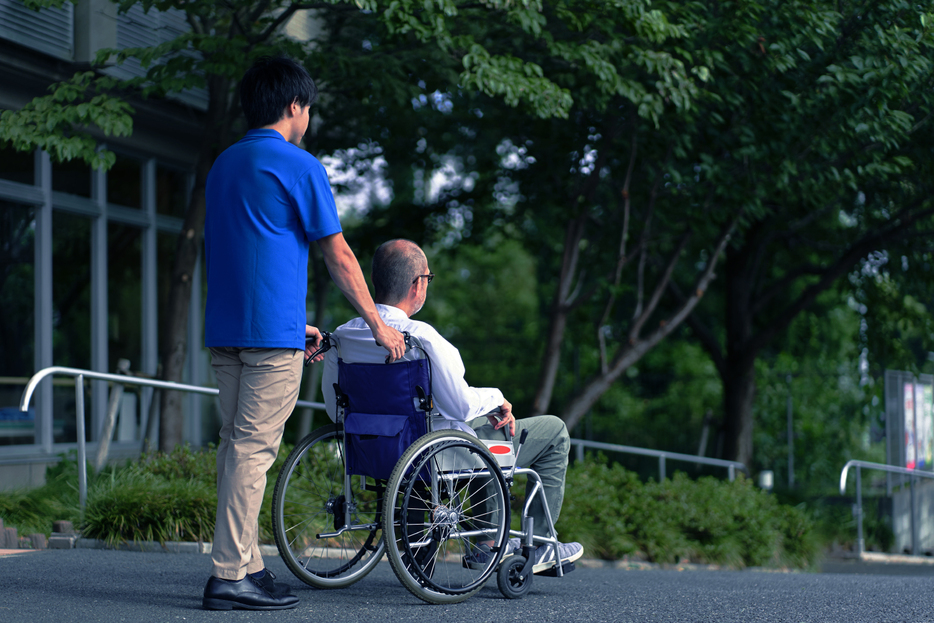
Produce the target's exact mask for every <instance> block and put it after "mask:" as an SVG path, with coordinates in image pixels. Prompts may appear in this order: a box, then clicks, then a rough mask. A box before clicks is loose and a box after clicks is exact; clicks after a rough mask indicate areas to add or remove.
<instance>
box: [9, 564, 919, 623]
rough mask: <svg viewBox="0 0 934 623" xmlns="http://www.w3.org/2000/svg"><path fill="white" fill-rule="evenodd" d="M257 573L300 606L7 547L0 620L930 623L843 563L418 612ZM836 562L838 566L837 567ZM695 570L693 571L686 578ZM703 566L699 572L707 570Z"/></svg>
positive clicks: (553, 582) (641, 574)
mask: <svg viewBox="0 0 934 623" xmlns="http://www.w3.org/2000/svg"><path fill="white" fill-rule="evenodd" d="M266 562H267V565H268V566H269V568H270V569H272V571H273V572H274V573H276V575H277V576H278V577H279V580H281V581H285V582H286V583H288V584H290V585H291V586H292V587H293V588H294V589H295V593H296V595H298V597H299V598H300V599H301V603H300V604H299V605H298V607H297V608H295V609H293V610H284V611H277V612H243V611H238V612H227V613H223V612H209V611H205V610H202V609H201V594H202V590H203V588H204V584H205V582H206V581H207V578H208V575H209V574H210V569H211V559H210V556H206V555H203V554H166V553H161V554H160V553H148V552H139V551H136V552H129V551H118V550H104V549H62V550H41V551H35V550H16V551H15V552H14V553H10V554H5V555H3V556H0V578H2V581H0V622H2V623H89V622H99V623H118V622H124V621H125V622H130V623H147V622H150V621H152V622H155V623H161V622H167V621H185V622H186V623H190V622H194V623H218V622H219V621H225V622H227V621H230V622H233V621H236V622H237V623H241V622H244V621H250V622H254V621H259V622H262V621H270V622H272V621H275V622H276V623H331V622H333V623H372V622H373V621H383V622H391V623H407V622H409V621H418V622H422V621H443V622H444V623H487V622H488V621H502V622H506V621H536V622H551V621H555V622H561V623H563V622H565V621H574V622H575V623H604V622H605V623H647V622H650V623H683V622H685V621H689V622H700V623H707V622H710V623H754V622H759V621H762V622H768V623H773V622H788V623H800V622H802V621H814V622H820V623H863V622H865V623H889V622H891V623H896V622H902V621H904V622H908V621H910V622H912V623H914V622H918V621H928V622H931V621H934V597H931V595H932V593H934V591H932V589H934V580H932V578H931V576H930V575H919V573H922V572H924V571H926V570H930V569H931V566H930V565H911V566H912V567H913V569H914V571H913V572H912V574H910V575H898V576H889V575H886V574H882V575H877V574H875V573H872V574H870V573H867V571H868V572H873V569H877V568H879V567H880V565H865V566H862V567H861V566H860V565H861V564H863V563H857V562H856V561H853V564H852V565H851V566H850V567H849V568H848V569H847V571H848V572H846V573H772V572H760V571H755V570H747V571H713V570H708V571H701V570H699V569H701V567H699V566H687V565H685V566H679V567H676V568H669V569H661V568H657V567H656V568H640V569H638V570H635V569H633V570H630V569H627V568H620V567H616V566H611V565H600V566H590V563H588V564H586V565H580V566H579V567H578V569H577V570H576V571H574V572H573V573H571V574H568V575H567V576H566V577H564V578H542V577H539V576H536V577H535V580H534V582H533V585H532V587H531V591H530V593H529V595H527V596H526V597H525V598H524V599H519V600H509V599H505V598H503V596H502V595H501V594H500V592H499V590H498V589H497V588H496V583H495V580H494V581H492V582H490V583H488V584H487V586H486V587H485V588H483V589H482V590H481V591H480V592H479V593H478V594H477V595H475V596H474V597H472V598H471V599H469V600H467V601H466V602H464V603H463V604H456V605H452V606H432V605H429V604H425V603H423V602H422V601H420V600H419V599H417V598H415V597H414V596H412V595H410V594H409V593H408V591H406V590H405V588H403V586H402V585H401V584H400V583H399V581H398V580H397V579H396V577H395V575H394V574H393V573H392V570H391V569H390V568H389V565H388V564H387V563H385V562H382V563H380V564H378V565H377V566H376V568H375V569H374V571H373V572H372V573H371V574H370V575H368V576H367V577H365V578H363V579H362V580H361V581H359V582H357V583H356V584H354V585H353V586H350V587H348V588H345V589H342V590H316V589H313V588H311V587H308V586H305V585H304V584H302V583H300V582H299V581H298V580H296V579H295V578H294V577H293V576H292V575H291V573H290V572H289V571H288V570H287V569H286V568H285V565H284V564H283V562H282V560H281V559H280V558H279V557H277V556H272V557H269V558H268V559H267V561H266ZM843 564H846V563H843ZM695 569H697V570H695ZM708 569H709V568H708Z"/></svg>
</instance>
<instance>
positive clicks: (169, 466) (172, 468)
mask: <svg viewBox="0 0 934 623" xmlns="http://www.w3.org/2000/svg"><path fill="white" fill-rule="evenodd" d="M139 462H140V464H141V466H142V467H143V468H144V469H145V471H146V472H147V473H150V474H152V475H153V476H158V477H160V478H164V479H166V480H193V481H197V482H200V483H204V484H208V485H213V484H214V483H215V482H216V481H217V452H216V449H215V448H214V447H213V445H212V446H209V447H208V448H207V449H206V450H194V449H192V448H191V446H189V445H185V446H176V448H175V449H174V450H173V451H172V452H169V453H165V452H148V453H144V454H143V455H142V456H141V457H140V459H139Z"/></svg>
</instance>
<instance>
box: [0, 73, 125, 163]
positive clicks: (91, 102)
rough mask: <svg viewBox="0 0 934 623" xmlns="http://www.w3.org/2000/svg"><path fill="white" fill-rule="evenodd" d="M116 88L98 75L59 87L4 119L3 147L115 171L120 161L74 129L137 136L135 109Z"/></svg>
mask: <svg viewBox="0 0 934 623" xmlns="http://www.w3.org/2000/svg"><path fill="white" fill-rule="evenodd" d="M115 86H116V81H115V80H114V79H112V78H106V77H103V78H102V77H98V76H96V75H95V74H94V72H82V73H78V74H75V75H74V76H73V77H72V78H71V79H70V80H67V81H65V82H59V83H57V84H53V85H52V86H50V87H49V91H50V94H49V95H45V96H43V97H37V98H35V99H34V100H32V101H31V102H29V103H27V104H26V105H25V106H23V107H22V108H21V109H19V110H5V111H3V113H2V114H0V145H4V144H10V145H12V146H13V148H15V149H17V150H19V151H32V150H33V149H35V148H40V149H44V150H45V151H47V152H49V155H50V156H51V157H52V158H53V159H55V160H56V161H59V162H62V161H68V160H72V159H74V158H78V159H81V160H84V161H86V162H87V163H88V164H90V165H91V166H92V167H93V168H103V169H109V168H110V167H111V166H113V163H114V161H115V159H116V156H115V155H114V154H113V152H110V151H107V150H98V149H97V141H96V140H95V139H94V138H93V137H91V136H90V135H88V134H86V133H84V132H80V131H78V132H76V131H74V129H75V128H79V127H87V126H95V127H98V128H100V130H101V131H102V132H103V133H104V135H105V136H128V135H129V134H130V133H131V132H132V129H133V120H132V115H133V108H132V106H130V105H129V104H128V103H126V101H124V100H123V99H122V98H121V97H119V96H116V95H114V94H113V93H112V92H111V91H112V90H113V89H114V87H115Z"/></svg>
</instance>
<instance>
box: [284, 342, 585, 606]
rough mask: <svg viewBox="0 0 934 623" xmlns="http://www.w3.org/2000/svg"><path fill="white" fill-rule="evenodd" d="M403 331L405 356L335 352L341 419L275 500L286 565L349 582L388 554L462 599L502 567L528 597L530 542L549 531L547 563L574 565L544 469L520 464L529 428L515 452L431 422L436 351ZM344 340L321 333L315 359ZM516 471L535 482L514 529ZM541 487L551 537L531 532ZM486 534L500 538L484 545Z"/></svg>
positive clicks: (289, 463)
mask: <svg viewBox="0 0 934 623" xmlns="http://www.w3.org/2000/svg"><path fill="white" fill-rule="evenodd" d="M404 336H405V339H406V345H407V351H406V357H405V358H404V359H403V360H402V361H399V362H394V363H391V364H384V363H345V362H344V361H343V360H341V359H340V358H339V359H338V370H339V375H338V378H339V381H338V383H337V384H336V385H335V393H336V396H337V406H338V409H337V411H338V415H337V421H336V422H335V423H333V424H330V425H327V426H324V427H322V428H319V429H317V430H315V431H313V432H312V433H310V434H309V435H308V436H306V437H305V438H304V439H302V440H301V441H300V442H299V443H298V444H297V445H296V446H295V448H294V449H293V450H292V452H291V453H290V454H289V456H288V458H287V459H286V461H285V464H284V465H283V467H282V469H281V471H280V473H279V476H278V479H277V481H276V485H275V489H274V492H273V503H272V519H273V533H274V535H275V540H276V546H277V548H278V550H279V554H280V555H281V557H282V559H283V561H284V562H285V564H286V566H287V567H288V568H289V569H290V570H291V571H292V573H293V574H295V576H296V577H297V578H298V579H300V580H301V581H303V582H305V583H306V584H309V585H310V586H313V587H316V588H343V587H346V586H350V585H351V584H353V583H354V582H357V581H358V580H360V579H362V578H363V577H364V576H366V575H367V574H368V573H369V572H370V571H372V570H373V568H374V567H375V566H376V564H377V563H378V562H379V561H380V560H381V559H382V558H383V556H384V555H385V556H386V557H387V558H388V560H389V564H390V566H391V568H392V570H393V572H394V573H395V575H396V576H397V577H398V578H399V580H400V581H401V583H402V584H403V586H405V587H406V588H407V589H408V590H409V591H410V592H411V593H412V594H413V595H415V596H416V597H418V598H419V599H422V600H424V601H426V602H429V603H434V604H451V603H458V602H462V601H464V600H466V599H468V598H469V597H470V596H471V595H473V594H475V593H476V592H478V591H479V590H480V589H481V588H483V586H484V585H485V584H486V583H487V581H488V580H489V579H490V578H491V577H492V576H493V575H494V574H495V575H496V576H497V585H498V587H499V589H500V591H501V592H502V594H503V595H504V596H505V597H507V598H510V599H518V598H521V597H523V596H524V595H526V594H527V593H528V591H529V589H530V588H531V585H532V578H533V573H532V567H533V565H532V551H533V550H534V549H535V547H536V546H537V545H538V544H542V543H547V544H550V545H551V546H552V547H554V548H555V549H554V559H555V560H558V561H559V562H558V564H557V565H556V566H554V567H552V568H551V569H548V570H547V571H546V572H545V573H544V575H552V576H559V577H560V576H562V575H563V574H564V573H567V572H568V571H571V570H572V569H573V568H574V565H573V563H571V562H566V563H564V564H561V562H560V558H559V556H558V550H557V547H558V539H557V533H556V532H555V529H554V524H553V521H552V519H551V516H550V513H549V511H548V506H547V504H544V494H543V489H542V485H541V479H540V478H539V476H538V474H537V473H536V472H535V471H534V470H531V469H526V468H517V467H516V463H515V460H514V457H515V456H518V454H519V452H521V447H522V443H523V442H524V441H525V438H524V436H522V437H520V439H519V444H518V446H517V447H516V452H515V455H513V453H512V448H511V446H512V440H511V439H504V442H484V441H482V440H480V439H478V438H476V437H474V436H472V435H469V434H467V433H464V432H461V431H458V430H437V431H434V432H429V430H430V424H431V417H432V415H433V413H435V412H433V403H432V397H431V361H430V359H429V358H428V356H427V354H426V353H425V350H424V349H423V348H422V346H421V344H420V343H419V342H418V340H417V338H415V337H414V336H410V335H408V334H404ZM339 342H340V340H339V339H338V338H336V337H334V336H332V335H330V334H328V333H325V334H324V344H323V345H322V346H321V348H320V349H319V350H318V351H317V352H316V353H315V354H314V355H313V356H312V357H310V358H309V360H310V359H313V358H314V356H317V354H319V353H321V352H324V351H326V350H329V349H330V348H337V352H338V354H339V353H340V344H339ZM377 348H378V347H377ZM505 434H506V436H507V437H508V430H507V431H506V433H505ZM488 445H489V447H488ZM491 450H492V451H491ZM493 452H496V453H497V454H495V455H494V454H493ZM517 474H524V475H526V476H527V478H528V479H529V481H530V483H531V487H530V488H528V489H527V490H528V495H527V499H526V501H525V504H524V507H523V509H522V515H521V526H522V529H521V530H518V531H516V530H510V521H511V517H510V501H511V500H513V499H515V498H513V497H512V496H511V494H510V487H511V485H512V483H513V479H514V477H515V475H517ZM537 496H542V502H543V506H544V508H545V516H546V519H547V522H548V524H549V525H548V527H547V531H548V534H549V535H550V536H547V537H542V536H534V535H533V529H534V526H533V522H532V518H531V517H530V516H529V509H530V505H531V503H532V501H533V500H534V499H535V498H536V497H537ZM510 536H512V537H519V539H520V542H521V544H522V545H521V549H520V550H519V551H518V552H516V553H513V552H512V551H508V550H510V546H509V539H510ZM479 542H484V543H493V546H492V547H490V548H489V549H488V550H487V549H486V548H483V550H482V551H481V548H478V547H477V544H478V543H479Z"/></svg>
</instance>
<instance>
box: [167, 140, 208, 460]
mask: <svg viewBox="0 0 934 623" xmlns="http://www.w3.org/2000/svg"><path fill="white" fill-rule="evenodd" d="M212 163H213V157H211V156H210V155H208V154H203V155H202V157H201V158H200V159H199V162H198V166H197V170H196V173H195V187H194V189H193V190H192V195H191V202H190V203H189V206H188V211H187V213H186V214H185V224H184V226H183V227H182V231H181V232H180V233H179V235H178V242H177V244H176V246H175V261H174V263H173V266H172V281H171V285H170V288H169V303H168V305H167V307H166V309H165V315H164V322H165V324H164V325H163V333H162V378H163V379H164V380H166V381H170V382H175V383H181V382H182V376H183V374H184V372H185V363H186V360H187V356H188V311H189V307H190V304H191V283H192V276H193V273H194V270H195V266H196V263H197V260H198V255H199V253H200V251H201V237H202V232H203V231H204V185H205V182H206V180H207V174H208V171H210V170H211V164H212ZM160 396H161V398H162V402H161V406H160V408H159V450H161V451H162V452H171V451H172V450H173V449H174V448H175V446H177V445H179V444H180V443H182V430H183V418H182V392H173V391H162V392H160Z"/></svg>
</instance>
